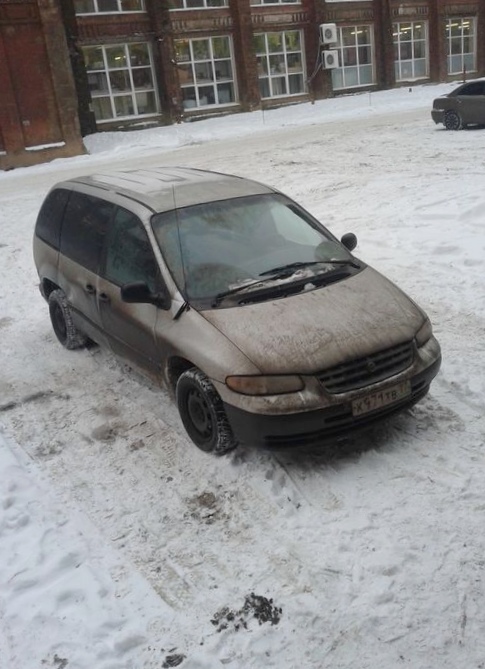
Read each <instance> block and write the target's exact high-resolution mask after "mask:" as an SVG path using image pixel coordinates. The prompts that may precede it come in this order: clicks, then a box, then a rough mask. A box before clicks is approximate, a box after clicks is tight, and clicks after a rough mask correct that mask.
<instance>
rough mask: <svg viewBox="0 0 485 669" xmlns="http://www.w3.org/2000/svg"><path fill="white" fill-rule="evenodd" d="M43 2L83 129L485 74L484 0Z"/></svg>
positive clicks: (1, 2) (7, 2)
mask: <svg viewBox="0 0 485 669" xmlns="http://www.w3.org/2000/svg"><path fill="white" fill-rule="evenodd" d="M41 2H44V3H49V11H50V14H49V15H50V16H53V15H54V13H55V12H58V14H59V15H60V17H61V20H60V22H59V24H58V25H60V26H63V29H64V34H63V36H62V38H63V39H64V42H65V45H66V46H65V49H66V52H67V53H68V54H69V60H70V65H71V74H72V80H73V82H74V88H72V86H71V88H70V89H69V90H68V88H69V87H66V86H64V89H62V95H63V98H62V100H63V104H64V100H65V101H66V104H67V107H68V109H70V110H71V109H72V108H73V107H75V108H76V112H77V118H78V120H79V125H80V130H81V133H82V134H84V135H85V134H89V133H91V132H96V131H103V130H112V129H120V128H141V127H147V126H150V125H156V124H168V123H174V122H178V121H181V120H190V119H195V118H201V117H205V116H209V115H213V114H217V115H220V114H226V113H231V112H238V111H252V110H254V109H261V108H270V107H274V106H281V105H286V104H292V103H297V102H302V101H307V100H315V99H322V98H325V97H330V96H333V95H338V94H342V93H349V92H356V91H361V90H376V89H382V88H392V87H394V86H400V85H409V84H414V83H425V82H440V81H446V80H453V79H461V78H463V77H466V78H473V77H477V76H482V75H483V74H484V73H485V0H466V1H463V0H462V1H454V2H451V1H450V0H422V1H419V0H405V1H404V2H399V1H397V0H359V1H356V0H350V1H349V0H326V1H324V0H37V4H38V5H39V6H40V3H41ZM57 2H58V3H59V4H58V5H56V3H57ZM17 3H18V4H19V6H20V4H23V5H27V4H28V0H23V2H22V3H21V0H17ZM34 4H35V3H34ZM2 6H3V7H6V6H13V2H12V0H0V9H2ZM0 16H1V15H0ZM322 26H323V28H322ZM45 27H47V28H49V25H48V22H47V23H46V24H45ZM49 30H52V26H50V28H49ZM56 39H58V40H61V37H60V36H59V35H58V36H57V37H56ZM61 41H62V40H61ZM0 49H1V42H0ZM0 55H1V53H0ZM44 64H45V63H44ZM48 65H49V66H50V67H51V68H52V63H49V64H48ZM0 67H1V66H0ZM0 72H1V70H0ZM1 86H2V80H1V79H0V91H1V90H2V89H1ZM54 88H55V89H56V92H57V93H60V92H61V90H60V89H59V88H57V85H55V86H54ZM2 96H3V93H2ZM1 105H2V103H1V102H0V108H1ZM58 106H59V105H58ZM61 106H62V105H61ZM1 122H2V121H1V117H0V123H1ZM0 129H1V126H0Z"/></svg>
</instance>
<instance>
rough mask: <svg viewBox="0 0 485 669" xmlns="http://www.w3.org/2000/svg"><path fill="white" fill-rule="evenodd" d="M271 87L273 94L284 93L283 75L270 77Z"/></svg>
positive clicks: (284, 82) (284, 81)
mask: <svg viewBox="0 0 485 669" xmlns="http://www.w3.org/2000/svg"><path fill="white" fill-rule="evenodd" d="M271 88H272V90H273V95H286V79H285V77H274V78H272V79H271Z"/></svg>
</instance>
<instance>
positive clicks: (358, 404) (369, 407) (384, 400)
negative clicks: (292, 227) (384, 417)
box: [352, 381, 411, 416]
mask: <svg viewBox="0 0 485 669" xmlns="http://www.w3.org/2000/svg"><path fill="white" fill-rule="evenodd" d="M410 394H411V382H410V381H403V382H402V383H400V384H399V385H397V386H391V388H386V390H381V391H379V392H378V393H372V394H371V395H366V396H365V397H362V398H361V399H359V400H354V401H353V402H352V414H353V415H354V416H361V415H362V414H364V413H369V412H370V411H376V409H381V408H382V407H385V406H387V405H388V404H394V402H399V400H402V399H403V398H404V397H407V396H408V395H410Z"/></svg>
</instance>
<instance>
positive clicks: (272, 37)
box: [268, 33, 283, 53]
mask: <svg viewBox="0 0 485 669" xmlns="http://www.w3.org/2000/svg"><path fill="white" fill-rule="evenodd" d="M268 51H269V52H270V53H276V52H282V51H283V35H282V33H268Z"/></svg>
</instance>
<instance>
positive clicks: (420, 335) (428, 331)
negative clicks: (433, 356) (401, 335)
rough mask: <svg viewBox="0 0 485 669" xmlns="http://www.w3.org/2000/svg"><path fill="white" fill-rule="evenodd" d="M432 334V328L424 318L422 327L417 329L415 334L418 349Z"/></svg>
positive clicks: (427, 319)
mask: <svg viewBox="0 0 485 669" xmlns="http://www.w3.org/2000/svg"><path fill="white" fill-rule="evenodd" d="M432 334H433V328H432V327H431V323H430V320H429V318H426V320H425V321H424V323H423V324H422V326H421V327H420V328H419V330H418V331H417V332H416V335H415V337H416V344H417V346H418V348H419V347H421V346H424V344H426V342H427V341H429V340H430V339H431V336H432Z"/></svg>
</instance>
